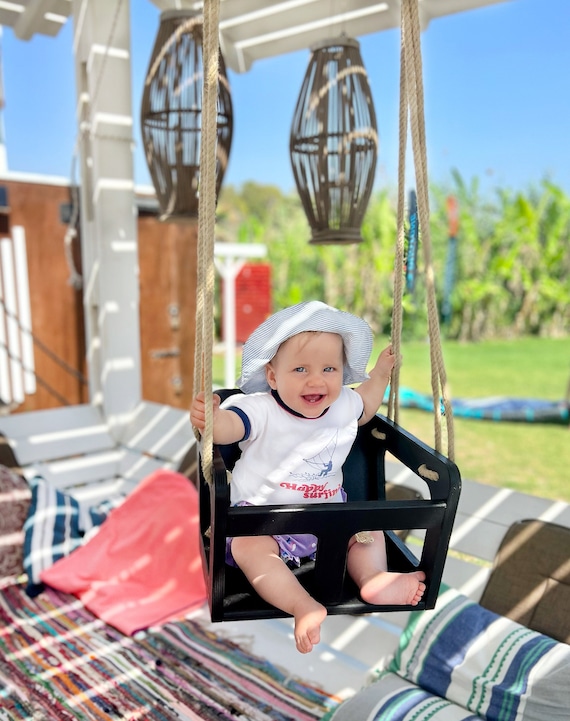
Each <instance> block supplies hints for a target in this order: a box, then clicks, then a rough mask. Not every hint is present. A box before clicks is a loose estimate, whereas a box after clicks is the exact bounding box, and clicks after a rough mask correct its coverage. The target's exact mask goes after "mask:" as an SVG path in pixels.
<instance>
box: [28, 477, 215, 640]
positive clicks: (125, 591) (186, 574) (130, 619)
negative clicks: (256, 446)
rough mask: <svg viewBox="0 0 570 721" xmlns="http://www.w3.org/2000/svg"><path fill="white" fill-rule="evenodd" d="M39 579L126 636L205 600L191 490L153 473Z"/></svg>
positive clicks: (184, 483)
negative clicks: (93, 530)
mask: <svg viewBox="0 0 570 721" xmlns="http://www.w3.org/2000/svg"><path fill="white" fill-rule="evenodd" d="M41 580H42V581H43V582H44V583H46V584H48V585H49V586H52V587H53V588H56V589H57V590H59V591H63V592H65V593H71V594H73V595H75V596H77V597H78V598H79V599H81V601H82V602H83V603H84V605H85V606H86V607H87V608H88V609H89V610H90V611H91V612H92V613H94V614H95V615H96V616H98V617H99V618H101V619H102V620H103V621H105V622H106V623H109V624H110V625H112V626H114V627H115V628H117V629H119V630H120V631H122V632H123V633H124V634H127V635H131V634H133V633H135V631H138V630H140V629H143V628H148V627H149V626H152V625H153V624H157V623H162V622H165V621H167V620H170V619H172V618H177V617H178V618H179V617H182V616H183V615H184V614H186V613H188V612H190V611H192V610H194V609H196V608H197V607H199V606H201V605H202V604H203V603H204V601H205V600H206V586H205V582H204V576H203V573H202V560H201V555H200V547H199V510H198V492H197V490H196V488H195V487H194V486H193V485H192V483H191V482H190V481H189V480H188V478H186V477H185V476H183V475H181V474H179V473H175V472H174V471H156V472H155V473H153V474H151V475H150V476H148V477H147V478H146V479H145V480H144V481H142V483H141V484H140V485H139V486H137V488H136V489H135V490H134V491H133V492H132V493H131V494H130V495H129V496H128V497H127V498H126V499H125V501H124V503H123V504H122V505H121V506H119V507H118V508H116V509H115V510H114V511H112V512H111V514H110V515H109V517H108V518H107V520H106V521H105V522H104V523H103V525H102V526H101V528H100V530H99V531H98V533H97V534H96V535H95V536H94V537H93V538H91V540H89V541H88V542H87V543H86V544H85V545H84V546H81V547H80V548H78V549H77V550H76V551H74V552H73V553H71V554H70V555H69V556H66V557H65V558H62V559H61V560H59V561H57V562H56V563H55V564H54V565H53V566H51V568H49V569H47V570H46V571H44V572H43V573H42V574H41Z"/></svg>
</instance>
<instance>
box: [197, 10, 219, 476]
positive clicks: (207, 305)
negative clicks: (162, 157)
mask: <svg viewBox="0 0 570 721" xmlns="http://www.w3.org/2000/svg"><path fill="white" fill-rule="evenodd" d="M219 15H220V1H219V0H209V2H206V3H204V32H203V45H202V61H203V62H202V65H203V76H204V78H203V86H202V133H201V136H202V137H201V144H200V205H199V213H198V279H197V297H196V343H195V354H194V395H196V393H197V392H198V391H199V390H200V389H201V388H203V389H204V397H205V402H206V423H205V427H204V431H203V433H202V434H201V442H202V449H201V450H202V453H201V457H202V472H203V474H204V478H205V479H206V480H207V481H211V480H212V462H213V413H212V385H213V382H212V373H213V371H212V351H213V345H214V322H213V316H214V279H215V268H214V240H215V218H216V140H217V95H218V73H219V68H218V59H219V44H218V43H219V40H218V33H219ZM196 437H197V439H198V440H200V436H199V434H198V433H197V434H196Z"/></svg>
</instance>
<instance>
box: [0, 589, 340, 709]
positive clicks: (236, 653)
mask: <svg viewBox="0 0 570 721" xmlns="http://www.w3.org/2000/svg"><path fill="white" fill-rule="evenodd" d="M336 703H337V701H336V700H335V699H333V698H331V697H330V696H328V695H327V694H326V693H325V692H323V691H321V690H319V689H317V688H313V687H311V686H309V685H307V684H304V683H302V682H299V681H296V680H295V679H291V678H290V677H288V676H287V675H286V673H285V672H284V671H282V670H281V669H279V668H276V667H275V666H273V665H271V664H270V663H268V662H267V661H265V660H263V659H261V658H257V657H255V656H253V655H251V654H250V653H249V652H248V651H246V650H245V649H243V648H241V647H240V646H238V645H236V644H234V643H232V642H230V641H228V640H227V639H223V638H221V637H219V636H217V635H214V634H213V633H211V632H210V631H209V630H208V629H207V628H206V627H205V626H203V625H201V624H199V623H196V622H193V621H188V620H185V621H180V622H175V623H169V624H166V625H165V626H162V627H160V628H158V629H153V630H151V631H149V632H148V633H145V634H140V635H139V636H138V637H137V638H132V637H128V636H123V635H122V634H121V633H120V632H119V631H116V630H115V629H113V628H112V627H110V626H107V625H106V624H105V623H103V622H102V621H101V620H100V619H98V618H96V617H95V616H93V615H92V614H91V613H90V612H89V611H87V610H86V609H85V608H84V607H83V606H82V605H81V603H80V602H79V601H78V600H77V599H76V598H75V597H73V596H68V595H65V594H62V593H59V592H57V591H53V590H51V589H48V590H47V591H45V592H44V593H42V594H41V595H40V596H38V597H36V598H34V599H30V598H28V597H27V596H26V594H25V593H24V591H23V588H22V587H19V586H11V587H9V588H5V589H3V590H2V591H1V592H0V720H1V721H23V720H24V719H26V721H137V720H140V721H196V720H197V719H203V720H204V721H211V720H212V721H213V720H214V719H215V720H216V721H249V720H251V721H314V720H315V719H320V718H321V716H323V714H324V713H325V712H326V711H327V710H328V709H330V708H331V707H333V706H335V705H336Z"/></svg>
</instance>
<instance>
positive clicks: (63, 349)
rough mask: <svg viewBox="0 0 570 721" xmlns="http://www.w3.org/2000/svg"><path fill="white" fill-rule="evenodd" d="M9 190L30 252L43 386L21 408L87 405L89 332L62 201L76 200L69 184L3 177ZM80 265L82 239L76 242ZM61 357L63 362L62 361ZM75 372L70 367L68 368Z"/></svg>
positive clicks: (11, 216)
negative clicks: (69, 256)
mask: <svg viewBox="0 0 570 721" xmlns="http://www.w3.org/2000/svg"><path fill="white" fill-rule="evenodd" d="M0 186H4V187H5V188H6V190H7V200H8V213H7V226H8V227H7V230H8V232H7V233H4V234H3V236H4V237H6V236H8V235H9V234H10V232H11V229H12V228H13V227H14V226H22V227H23V228H24V230H25V234H26V250H27V262H28V275H29V286H30V302H31V313H32V333H33V335H34V337H35V339H36V341H35V342H34V362H35V369H36V375H37V390H36V392H35V393H34V394H33V395H28V396H27V397H26V400H25V402H24V404H22V405H20V406H19V407H18V410H19V411H31V410H38V409H41V408H54V407H57V406H61V405H63V404H64V402H63V399H65V401H66V402H67V403H69V404H75V403H83V402H85V401H87V399H88V391H87V387H86V385H85V384H84V383H82V381H81V380H80V376H85V372H86V368H85V332H84V325H83V303H82V297H81V291H80V290H76V289H74V288H73V287H72V286H71V285H70V283H69V279H70V270H69V266H68V264H67V261H66V258H65V251H64V237H65V232H66V229H67V225H66V223H64V222H62V220H61V217H60V208H61V206H62V205H66V204H69V203H70V189H69V186H65V185H56V184H50V183H39V182H38V183H36V182H33V183H32V182H20V181H13V180H1V179H0ZM73 250H74V257H75V262H76V264H77V265H78V267H79V270H80V268H81V265H80V257H79V238H76V239H75V241H74V249H73ZM58 361H59V362H58ZM66 366H67V367H68V368H69V369H70V370H69V371H68V370H64V367H66Z"/></svg>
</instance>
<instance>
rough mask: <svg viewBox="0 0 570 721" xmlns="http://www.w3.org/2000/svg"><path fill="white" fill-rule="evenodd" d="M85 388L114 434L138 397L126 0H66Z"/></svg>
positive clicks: (119, 432) (116, 435)
mask: <svg viewBox="0 0 570 721" xmlns="http://www.w3.org/2000/svg"><path fill="white" fill-rule="evenodd" d="M73 17H74V54H75V63H76V76H77V93H78V100H79V102H78V116H79V117H78V124H79V125H80V127H81V161H82V162H81V242H82V256H83V268H84V278H85V279H86V280H85V288H84V308H85V324H86V334H87V344H86V345H87V353H88V358H87V361H88V367H89V390H90V399H91V402H92V403H95V404H96V405H100V406H101V408H102V410H103V417H104V418H105V420H106V422H107V423H108V424H109V429H110V431H111V433H112V434H113V436H114V438H115V439H116V440H120V439H121V436H122V433H123V431H124V427H125V425H126V424H127V423H128V422H129V420H130V418H131V415H132V412H133V410H134V409H135V408H136V406H137V405H138V403H139V401H140V397H141V370H140V331H139V292H138V239H137V216H136V212H135V193H134V181H133V156H132V146H133V141H132V108H131V53H130V22H129V2H128V1H127V0H124V1H123V2H122V3H117V0H97V2H92V1H89V2H88V1H87V0H73Z"/></svg>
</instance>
